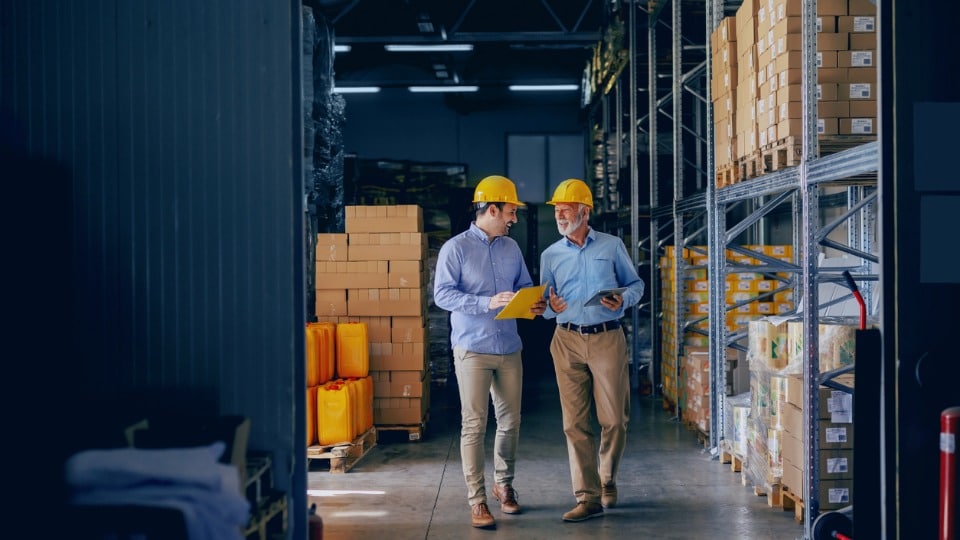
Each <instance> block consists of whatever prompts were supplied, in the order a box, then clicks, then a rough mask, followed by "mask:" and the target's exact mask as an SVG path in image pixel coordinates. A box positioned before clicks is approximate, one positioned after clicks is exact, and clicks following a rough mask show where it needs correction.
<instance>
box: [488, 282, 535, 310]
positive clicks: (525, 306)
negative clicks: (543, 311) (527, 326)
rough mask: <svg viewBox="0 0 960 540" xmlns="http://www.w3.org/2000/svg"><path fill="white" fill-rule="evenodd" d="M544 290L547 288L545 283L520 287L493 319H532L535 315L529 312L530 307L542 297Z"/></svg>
mask: <svg viewBox="0 0 960 540" xmlns="http://www.w3.org/2000/svg"><path fill="white" fill-rule="evenodd" d="M545 290H547V284H546V283H544V284H543V285H534V286H533V287H524V288H522V289H520V290H519V291H517V294H515V295H514V296H513V300H510V302H509V303H508V304H507V305H505V306H503V309H501V310H500V313H497V316H496V317H494V319H533V318H534V317H536V315H535V314H533V313H531V312H530V308H531V307H533V304H535V303H536V302H537V300H538V299H539V298H541V297H543V291H545Z"/></svg>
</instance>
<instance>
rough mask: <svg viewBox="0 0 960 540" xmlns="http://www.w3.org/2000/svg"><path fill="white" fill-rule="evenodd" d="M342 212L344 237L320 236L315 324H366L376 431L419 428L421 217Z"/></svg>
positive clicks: (425, 381) (416, 212)
mask: <svg viewBox="0 0 960 540" xmlns="http://www.w3.org/2000/svg"><path fill="white" fill-rule="evenodd" d="M345 210H346V211H345V214H346V216H345V217H346V221H345V230H346V232H345V233H342V234H321V235H318V240H317V280H316V283H317V289H318V290H317V305H316V313H317V318H318V320H320V321H333V322H363V323H366V325H367V327H368V329H369V338H370V376H371V377H372V378H373V383H374V384H373V386H374V392H373V397H374V404H373V407H374V424H375V425H377V426H382V425H410V426H417V425H420V426H423V425H425V424H426V421H427V416H428V414H427V413H428V409H429V404H430V368H429V366H430V357H429V354H430V351H429V340H428V335H429V334H428V332H429V323H428V319H427V277H428V268H426V260H427V235H426V233H424V231H423V210H422V208H421V207H420V206H417V205H393V206H348V207H346V209H345Z"/></svg>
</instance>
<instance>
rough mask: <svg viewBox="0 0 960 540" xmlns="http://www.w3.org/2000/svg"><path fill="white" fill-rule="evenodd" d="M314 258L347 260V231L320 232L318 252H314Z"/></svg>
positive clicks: (318, 259) (319, 259)
mask: <svg viewBox="0 0 960 540" xmlns="http://www.w3.org/2000/svg"><path fill="white" fill-rule="evenodd" d="M314 259H316V260H317V261H345V260H347V235H346V233H324V234H318V235H317V246H316V252H315V253H314Z"/></svg>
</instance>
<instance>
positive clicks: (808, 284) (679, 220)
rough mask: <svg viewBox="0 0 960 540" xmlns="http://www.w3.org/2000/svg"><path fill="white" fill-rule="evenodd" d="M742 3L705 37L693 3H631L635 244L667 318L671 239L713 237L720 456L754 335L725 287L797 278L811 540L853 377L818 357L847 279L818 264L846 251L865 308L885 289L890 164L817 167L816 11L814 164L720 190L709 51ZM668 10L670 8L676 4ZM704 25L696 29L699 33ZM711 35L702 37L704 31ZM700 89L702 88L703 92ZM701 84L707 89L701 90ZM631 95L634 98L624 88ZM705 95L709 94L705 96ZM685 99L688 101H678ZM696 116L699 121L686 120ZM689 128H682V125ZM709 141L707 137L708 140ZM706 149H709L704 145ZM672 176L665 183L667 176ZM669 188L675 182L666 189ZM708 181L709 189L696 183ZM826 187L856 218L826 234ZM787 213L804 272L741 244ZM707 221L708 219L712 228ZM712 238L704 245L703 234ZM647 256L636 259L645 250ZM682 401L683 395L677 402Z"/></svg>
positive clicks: (852, 157)
mask: <svg viewBox="0 0 960 540" xmlns="http://www.w3.org/2000/svg"><path fill="white" fill-rule="evenodd" d="M739 3H740V2H734V1H728V0H705V25H704V26H703V27H699V28H696V29H695V30H693V31H691V32H692V33H693V34H694V35H692V36H684V34H683V30H684V29H689V28H690V25H687V26H685V25H684V24H683V8H684V6H685V5H689V4H690V3H688V2H683V1H682V0H673V1H672V2H666V3H658V4H656V5H655V7H650V8H648V7H647V6H648V5H649V4H647V3H642V4H641V3H639V2H635V1H634V2H627V3H626V6H627V9H628V10H629V11H630V14H629V22H628V26H627V31H628V34H629V40H630V55H631V59H632V60H634V61H633V62H631V66H630V69H631V71H630V80H629V83H628V84H627V85H622V82H620V81H618V83H617V85H618V87H617V94H616V96H617V97H616V99H617V106H618V107H619V106H620V105H621V104H622V101H621V100H622V99H623V98H621V97H620V95H621V92H622V93H623V95H625V96H626V98H625V99H627V101H628V107H629V122H630V123H629V125H630V126H633V127H634V128H635V129H629V130H627V133H626V136H627V137H629V139H630V155H629V156H627V160H628V162H629V163H628V164H627V166H628V167H629V168H630V174H631V183H630V185H631V191H632V192H631V194H630V199H629V200H630V204H631V206H632V207H634V208H633V209H632V211H631V216H630V219H631V221H632V223H631V226H632V231H633V233H634V234H633V236H632V238H634V239H635V241H634V245H633V248H634V250H636V249H637V248H638V246H640V245H645V246H646V249H649V250H650V253H651V257H650V260H651V263H652V264H651V269H650V274H649V275H650V279H649V282H648V290H649V291H650V300H649V302H650V309H651V313H653V314H657V313H660V312H661V310H662V307H663V306H662V301H661V299H660V276H659V271H658V268H657V265H656V260H657V255H658V250H659V249H661V248H662V247H663V246H662V245H663V244H665V243H667V242H668V241H669V240H670V239H673V240H674V245H675V246H676V249H677V250H678V253H679V252H680V250H681V249H682V248H683V247H685V246H686V245H687V244H688V243H690V242H691V241H692V240H693V239H696V238H703V237H705V238H706V244H707V247H708V249H707V252H708V260H709V263H708V275H709V280H710V291H711V293H710V312H709V317H708V343H709V351H710V359H711V363H710V376H711V381H712V392H711V400H710V410H711V430H710V446H711V447H712V449H714V450H716V449H717V448H718V446H719V437H720V431H721V425H722V424H721V422H722V418H723V413H724V411H723V401H724V400H723V399H722V397H723V396H724V394H725V387H726V381H725V374H726V370H725V361H726V360H725V357H726V354H725V353H726V350H727V349H728V348H731V347H733V348H742V345H739V344H738V341H740V340H742V339H743V338H744V337H746V334H745V333H738V334H735V335H728V332H727V329H726V325H725V320H726V317H725V315H726V312H727V310H728V309H731V308H732V307H735V306H728V305H727V304H726V298H725V295H724V294H723V291H724V288H725V279H726V275H727V273H728V272H737V271H752V272H753V271H762V272H768V273H770V272H786V273H791V274H793V275H794V276H795V277H794V278H793V279H791V280H789V283H785V284H784V285H783V287H784V288H786V287H791V288H793V290H794V291H795V292H796V293H797V296H795V297H796V298H802V305H801V309H802V312H803V334H804V339H805V340H806V341H805V350H806V351H807V354H808V357H807V358H805V361H804V366H803V380H804V384H805V390H806V391H805V393H804V394H805V395H804V410H805V412H806V414H805V419H804V440H805V441H806V444H805V448H804V457H805V461H806V463H807V469H808V475H807V477H806V478H805V482H804V486H803V494H802V495H803V499H804V505H805V508H806V511H805V513H804V536H805V538H810V537H811V531H812V524H813V521H814V520H815V519H816V517H817V516H818V515H819V502H820V501H819V495H818V487H819V481H820V479H819V471H818V467H817V464H818V458H819V448H818V437H817V433H818V428H819V426H818V418H819V403H817V396H818V387H819V386H820V385H821V384H824V385H827V386H833V387H840V386H841V385H839V384H837V383H836V382H834V381H833V380H832V379H833V377H834V376H836V375H837V374H839V372H846V371H850V369H849V368H846V369H843V370H838V371H837V372H830V373H820V372H819V364H818V354H817V352H815V351H818V349H819V343H818V342H819V335H818V328H819V309H820V308H822V307H824V306H823V305H821V304H820V302H819V297H818V285H819V284H820V283H823V282H829V281H834V282H839V281H842V279H843V278H842V277H841V275H840V274H839V273H838V272H828V271H827V270H825V269H822V268H820V267H819V265H818V256H819V249H820V246H826V247H830V248H832V249H836V250H839V251H841V252H843V253H846V254H850V255H853V256H854V257H858V258H860V260H861V261H862V264H861V265H860V267H859V268H858V269H856V270H857V271H856V272H852V273H853V274H854V278H855V280H856V281H858V282H860V283H863V284H864V285H863V286H861V289H860V290H861V292H862V293H863V295H864V298H865V299H867V300H868V302H869V301H870V298H871V291H872V288H873V285H872V282H873V281H876V279H877V276H876V272H875V271H874V269H875V267H874V265H875V264H877V262H878V258H877V257H876V256H875V255H872V254H871V250H872V248H873V247H874V243H875V242H874V238H873V234H874V233H873V231H875V230H876V227H875V225H876V223H875V215H874V212H875V211H874V210H873V209H874V207H876V206H877V193H876V174H877V171H878V166H879V163H880V155H879V153H880V147H879V143H878V142H869V143H866V144H862V145H860V146H855V147H852V148H849V149H847V150H843V151H840V152H838V153H835V154H832V155H829V156H825V157H820V158H816V157H814V156H817V155H818V152H817V150H818V138H817V131H816V117H817V114H816V94H815V89H816V82H817V71H816V24H815V23H816V3H815V2H805V3H804V6H803V15H802V17H803V24H802V28H803V30H802V31H803V42H802V43H803V78H802V92H803V96H804V100H803V118H804V130H803V143H802V148H803V157H802V159H801V161H800V164H799V165H798V166H793V167H789V168H785V169H781V170H778V171H776V172H773V173H769V174H766V175H763V176H761V177H759V178H753V179H749V180H746V181H743V182H740V183H738V184H734V185H732V186H727V187H724V188H716V186H715V182H714V177H713V169H714V156H713V136H712V124H713V122H712V113H713V111H712V96H711V95H710V84H709V82H710V79H711V76H712V73H711V67H712V59H711V50H710V47H709V38H710V34H711V32H712V31H713V30H714V29H715V28H716V27H717V25H718V24H719V22H720V19H722V18H723V17H724V16H725V15H730V14H732V13H733V12H735V11H736V8H737V7H738V6H739ZM668 4H669V6H668ZM667 9H669V10H670V11H669V13H670V15H671V16H670V20H669V22H668V21H666V20H665V16H664V15H665V13H667V11H666V10H667ZM637 12H642V13H645V14H646V15H647V21H648V24H647V28H646V30H647V51H648V53H647V54H648V56H647V60H648V61H647V81H646V84H647V86H646V88H641V87H638V77H637V73H636V71H634V70H635V69H636V68H635V66H634V64H636V63H639V62H638V61H637V59H638V54H639V51H638V50H637V41H639V40H638V39H636V38H637V37H638V36H639V32H638V27H637V22H636V15H637ZM692 26H696V25H692ZM663 27H666V28H669V30H670V35H671V66H672V69H671V73H670V75H669V77H670V83H671V86H670V89H669V91H666V92H664V93H663V94H662V95H659V94H660V92H659V91H658V82H659V80H660V79H661V78H664V77H663V74H662V73H660V72H659V70H658V66H657V57H658V55H657V54H656V51H657V50H658V29H659V30H661V31H662V29H663ZM701 29H702V31H703V34H704V35H700V33H699V32H700V31H701ZM699 44H706V45H703V50H704V52H705V58H706V59H705V61H704V62H703V64H702V65H698V66H697V67H694V68H693V69H690V70H688V71H686V72H684V70H683V67H684V61H685V58H684V52H685V51H691V50H696V49H697V47H698V45H699ZM698 81H700V82H699V83H698ZM701 83H702V84H701ZM623 86H626V88H623ZM700 88H702V89H703V90H702V91H700V90H699V89H700ZM644 91H645V92H646V93H647V96H646V97H647V111H646V114H638V113H637V105H638V103H641V101H638V95H641V94H642V92H644ZM684 96H687V98H689V97H690V96H692V99H693V103H694V105H693V107H694V109H697V108H698V107H700V105H699V104H700V103H702V112H701V111H700V110H696V111H694V114H692V115H691V114H688V115H687V116H686V117H685V116H684V112H685V111H684V110H683V107H684V103H685V100H684V99H685V98H684ZM675 97H679V99H674V98H675ZM668 103H669V104H670V105H671V112H669V113H668V112H667V111H666V110H665V109H664V107H665V106H666V105H667V104H668ZM687 112H689V111H687ZM622 116H623V115H622V114H616V115H615V117H616V118H617V122H620V121H621V117H622ZM661 116H664V117H667V118H668V120H669V121H671V123H672V141H670V142H672V153H673V159H672V168H673V170H672V176H671V180H672V182H671V183H672V186H671V187H672V201H670V203H669V204H662V203H661V199H662V196H663V195H665V194H666V193H665V192H664V191H665V190H662V189H661V185H660V182H661V180H662V178H661V172H662V171H661V170H660V166H661V164H660V163H658V159H657V156H659V155H660V153H661V152H662V147H663V146H664V145H662V144H661V142H660V141H659V140H658V138H659V135H660V134H661V132H660V130H659V127H658V124H659V120H660V117H661ZM685 118H693V119H694V120H693V125H684V124H683V120H684V119H685ZM675 119H679V121H674V120H675ZM691 132H692V133H694V134H697V144H696V148H695V149H694V150H693V152H690V149H689V148H684V145H683V144H682V142H683V137H684V136H685V134H686V135H689V133H691ZM699 134H703V135H702V136H701V135H699ZM638 135H645V136H646V138H647V142H648V145H649V146H648V149H649V155H650V156H651V158H650V160H649V169H648V178H649V184H648V187H649V202H650V233H649V237H648V238H647V239H645V240H644V241H642V242H637V241H636V239H637V238H638V237H637V234H636V232H637V228H636V226H637V223H638V216H637V212H636V209H635V207H637V206H638V194H639V193H640V190H641V189H642V188H641V186H640V183H639V181H638V172H639V167H638V163H637V161H638V160H637V156H638V154H637V146H638ZM701 144H702V147H701ZM691 153H692V154H693V156H694V159H693V160H692V163H693V165H692V166H691V161H690V160H686V159H685V156H687V155H689V154H691ZM691 170H694V171H696V173H695V174H697V175H699V174H701V172H702V174H703V177H704V178H706V182H703V185H701V184H699V183H698V184H696V185H698V186H700V187H702V188H703V189H702V190H693V191H694V193H688V192H689V191H691V190H690V189H689V188H690V186H691V184H693V183H695V182H690V181H689V179H686V178H685V172H689V171H691ZM663 176H666V175H663ZM663 180H665V179H663ZM697 181H699V180H697ZM827 186H830V187H834V186H841V187H846V199H847V204H846V206H847V210H846V212H845V213H843V214H842V215H841V216H840V217H839V218H837V219H835V220H834V221H833V222H832V223H828V224H826V225H823V226H821V219H822V215H821V201H820V191H821V189H822V188H825V187H827ZM782 205H789V206H790V215H791V220H792V223H793V246H794V253H795V258H796V260H797V261H799V263H798V264H788V263H785V262H782V261H779V260H777V259H773V258H771V257H766V256H763V255H762V254H758V253H754V252H751V251H748V250H744V249H743V248H741V247H739V246H737V245H736V244H737V242H736V239H737V238H738V237H739V236H740V235H742V234H744V233H745V232H747V231H750V230H751V229H752V228H754V227H759V226H761V225H762V223H763V220H764V219H765V217H766V216H767V215H768V214H769V213H770V212H772V211H773V210H775V209H777V208H779V207H780V206H782ZM740 206H748V207H750V208H748V212H747V214H748V215H747V216H746V217H743V218H741V219H740V221H738V222H736V223H733V222H732V220H730V221H731V223H728V213H730V210H731V209H732V208H734V207H740ZM701 220H703V221H701ZM844 223H846V224H847V226H848V235H847V244H845V245H842V244H840V243H839V242H836V241H835V240H829V239H827V234H829V233H830V232H831V231H832V230H834V229H835V228H836V227H837V226H839V225H841V224H844ZM691 224H693V225H694V226H696V225H701V226H700V227H699V228H694V229H693V230H690V228H691V227H690V225H691ZM701 235H703V236H701ZM728 247H729V248H730V249H733V250H735V251H739V252H741V253H744V254H749V255H750V256H752V257H754V258H756V259H759V260H761V261H762V263H761V265H759V266H746V267H745V266H738V265H735V264H732V263H729V262H728V261H727V260H726V249H727V248H728ZM634 254H635V256H636V251H634ZM677 260H678V264H677V265H675V267H674V269H673V272H674V279H675V280H677V282H678V283H679V282H680V278H681V276H682V273H683V271H684V268H683V265H682V264H680V262H681V260H682V258H681V257H678V258H677ZM672 294H673V301H674V304H675V305H676V306H678V309H677V310H676V314H675V317H676V319H675V320H674V324H675V328H676V329H677V332H678V335H679V336H682V334H683V330H684V328H688V327H691V326H692V325H694V324H696V323H697V322H700V321H701V320H702V318H701V319H698V318H695V317H684V316H683V314H682V313H681V310H680V309H679V306H681V305H682V304H681V294H682V293H681V291H680V290H679V287H678V290H677V291H674V292H673V293H672ZM654 319H655V316H654V317H652V318H651V324H652V325H653V326H654V327H655V326H656V322H655V320H654ZM652 341H653V349H654V356H653V359H652V361H653V366H654V382H655V383H656V382H658V381H659V373H658V369H659V362H660V358H661V355H660V351H659V350H658V349H659V342H658V340H657V339H655V338H654V339H653V340H652ZM679 342H680V339H679V338H678V340H677V350H675V351H673V353H674V357H675V358H676V360H677V366H676V367H677V371H676V372H677V374H679V358H680V350H679V349H680V346H679ZM676 395H679V393H678V394H676Z"/></svg>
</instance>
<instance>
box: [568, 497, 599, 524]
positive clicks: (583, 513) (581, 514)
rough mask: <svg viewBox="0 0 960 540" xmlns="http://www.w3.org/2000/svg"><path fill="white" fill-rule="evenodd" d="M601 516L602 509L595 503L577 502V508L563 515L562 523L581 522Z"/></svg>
mask: <svg viewBox="0 0 960 540" xmlns="http://www.w3.org/2000/svg"><path fill="white" fill-rule="evenodd" d="M602 515H603V507H602V506H600V505H599V504H597V503H595V502H593V503H592V502H584V501H581V502H578V503H577V506H575V507H574V508H573V510H570V511H569V512H567V513H566V514H564V515H563V520H564V521H583V520H585V519H590V518H595V517H599V516H602Z"/></svg>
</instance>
